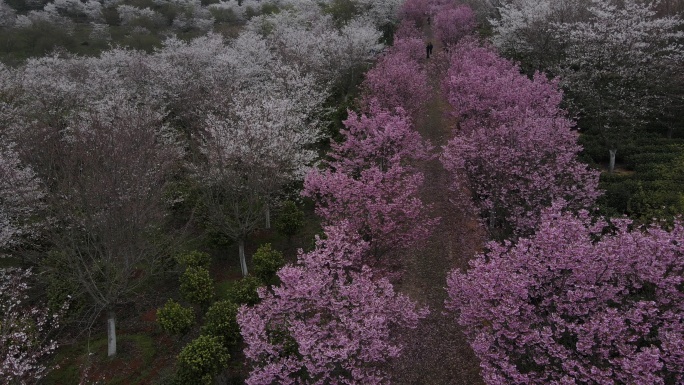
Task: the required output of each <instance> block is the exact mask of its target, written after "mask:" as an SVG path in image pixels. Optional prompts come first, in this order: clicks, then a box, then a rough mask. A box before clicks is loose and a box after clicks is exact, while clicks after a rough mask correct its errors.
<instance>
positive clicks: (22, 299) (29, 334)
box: [0, 269, 66, 385]
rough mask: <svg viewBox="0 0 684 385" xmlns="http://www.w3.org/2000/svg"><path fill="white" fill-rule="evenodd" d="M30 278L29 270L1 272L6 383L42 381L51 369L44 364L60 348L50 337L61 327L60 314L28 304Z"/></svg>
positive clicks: (0, 331)
mask: <svg viewBox="0 0 684 385" xmlns="http://www.w3.org/2000/svg"><path fill="white" fill-rule="evenodd" d="M31 276H32V273H31V272H30V271H28V270H20V269H0V378H2V379H3V382H5V383H7V384H21V385H27V384H34V383H35V382H36V380H39V379H41V378H43V377H44V376H45V375H46V374H47V371H48V368H47V367H46V366H45V365H44V364H43V363H42V362H41V361H42V360H43V359H44V358H46V357H47V356H49V355H50V354H52V353H53V352H54V350H55V349H56V348H57V343H56V342H55V341H53V340H51V339H50V334H51V333H52V332H54V331H55V330H56V328H58V327H59V314H52V315H51V314H49V312H48V310H47V309H45V308H42V307H38V306H31V305H30V304H29V303H28V301H29V295H28V291H29V283H28V280H29V279H30V277H31ZM65 306H66V305H65Z"/></svg>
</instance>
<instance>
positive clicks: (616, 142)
mask: <svg viewBox="0 0 684 385" xmlns="http://www.w3.org/2000/svg"><path fill="white" fill-rule="evenodd" d="M653 6H654V5H653V4H652V3H646V4H645V3H642V2H639V1H636V0H625V1H624V2H622V4H621V5H617V4H613V3H612V2H608V1H599V0H592V1H591V6H590V7H589V8H588V12H589V14H590V16H589V19H588V20H584V21H579V22H574V23H555V24H553V27H554V29H555V36H556V39H558V41H559V42H560V43H561V45H562V46H564V54H563V57H562V58H561V60H560V62H559V63H558V64H557V65H556V66H555V68H554V71H555V72H556V73H557V74H558V75H560V76H561V78H562V82H563V85H564V87H565V88H566V89H567V90H568V91H569V94H570V96H571V97H573V98H574V99H575V100H576V102H577V104H578V106H579V107H580V112H581V118H582V119H585V120H587V121H590V122H591V126H593V127H595V128H596V129H598V130H600V132H601V134H602V136H603V138H604V141H605V143H606V145H607V147H608V150H609V156H610V161H609V168H608V169H609V171H611V172H612V171H613V168H614V167H615V155H616V153H617V151H618V149H619V148H620V147H621V146H622V145H623V144H624V142H625V141H626V140H627V139H628V138H629V137H630V136H631V134H632V132H633V131H634V130H635V128H637V127H638V125H640V124H641V122H642V121H643V119H644V118H645V117H646V116H647V114H649V113H650V112H652V111H653V109H654V108H658V107H656V104H655V103H654V102H655V101H658V100H659V99H662V98H663V97H665V95H663V92H664V90H665V88H666V86H667V83H668V82H670V81H671V78H672V75H673V73H676V72H681V68H682V66H684V49H682V46H681V42H682V38H684V33H682V32H681V30H680V28H681V26H682V25H684V24H683V23H682V20H681V19H680V18H678V17H657V15H656V12H655V9H654V8H653Z"/></svg>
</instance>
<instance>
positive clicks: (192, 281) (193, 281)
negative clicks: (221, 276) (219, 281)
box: [180, 266, 214, 305]
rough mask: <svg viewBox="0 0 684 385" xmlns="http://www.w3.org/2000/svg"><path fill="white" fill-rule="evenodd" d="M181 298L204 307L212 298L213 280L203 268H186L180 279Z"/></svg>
mask: <svg viewBox="0 0 684 385" xmlns="http://www.w3.org/2000/svg"><path fill="white" fill-rule="evenodd" d="M180 291H181V295H182V296H183V298H185V299H186V300H187V301H189V302H192V303H196V304H198V305H206V304H208V303H209V302H211V300H212V299H213V298H214V280H213V279H211V276H210V275H209V270H207V269H205V268H203V267H194V266H193V267H188V268H187V269H186V270H185V273H183V275H182V276H181V278H180Z"/></svg>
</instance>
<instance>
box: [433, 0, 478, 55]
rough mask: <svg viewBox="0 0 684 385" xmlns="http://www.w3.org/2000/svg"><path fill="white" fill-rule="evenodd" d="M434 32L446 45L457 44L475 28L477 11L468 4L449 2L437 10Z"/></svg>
mask: <svg viewBox="0 0 684 385" xmlns="http://www.w3.org/2000/svg"><path fill="white" fill-rule="evenodd" d="M434 19H435V21H434V33H435V37H436V38H437V39H439V40H440V41H441V42H442V44H443V45H444V46H450V45H453V44H456V43H457V42H458V41H459V40H460V39H461V38H462V37H464V36H466V35H468V34H470V33H472V32H473V31H474V30H475V27H476V25H477V21H476V19H475V13H474V12H473V10H472V9H470V7H468V6H467V5H456V4H449V5H446V6H444V7H442V8H441V9H440V10H438V11H437V12H435V16H434Z"/></svg>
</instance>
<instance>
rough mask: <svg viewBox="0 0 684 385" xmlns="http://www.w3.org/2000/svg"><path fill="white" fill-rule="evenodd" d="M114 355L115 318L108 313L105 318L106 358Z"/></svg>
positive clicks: (111, 313)
mask: <svg viewBox="0 0 684 385" xmlns="http://www.w3.org/2000/svg"><path fill="white" fill-rule="evenodd" d="M115 355H116V317H115V316H114V312H113V311H110V312H109V316H108V318H107V357H114V356H115Z"/></svg>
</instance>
